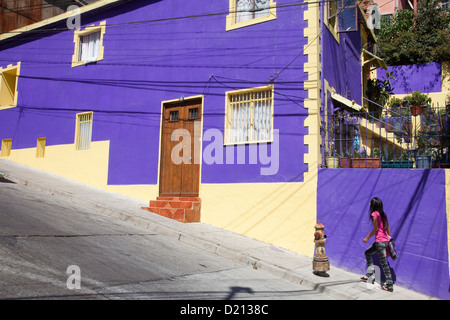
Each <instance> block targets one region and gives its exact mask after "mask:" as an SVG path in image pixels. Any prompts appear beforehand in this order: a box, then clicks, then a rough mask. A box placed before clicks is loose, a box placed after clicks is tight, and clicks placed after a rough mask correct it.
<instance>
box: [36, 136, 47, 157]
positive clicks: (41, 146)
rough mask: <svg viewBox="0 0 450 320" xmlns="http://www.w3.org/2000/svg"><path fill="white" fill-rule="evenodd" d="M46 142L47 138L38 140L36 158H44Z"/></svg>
mask: <svg viewBox="0 0 450 320" xmlns="http://www.w3.org/2000/svg"><path fill="white" fill-rule="evenodd" d="M46 141H47V138H38V139H37V144H36V158H44V156H45V144H46Z"/></svg>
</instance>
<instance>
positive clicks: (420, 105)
mask: <svg viewBox="0 0 450 320" xmlns="http://www.w3.org/2000/svg"><path fill="white" fill-rule="evenodd" d="M405 100H406V101H407V102H408V104H409V107H410V110H411V113H412V115H413V116H417V115H419V114H421V113H422V111H423V109H424V108H425V107H427V106H428V105H429V104H430V102H431V98H430V97H428V96H427V95H426V94H424V93H421V92H420V91H419V90H416V91H414V92H413V93H412V94H411V95H408V96H406V97H405Z"/></svg>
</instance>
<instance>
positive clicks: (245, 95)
mask: <svg viewBox="0 0 450 320" xmlns="http://www.w3.org/2000/svg"><path fill="white" fill-rule="evenodd" d="M226 119H227V121H226V142H227V143H246V142H267V141H271V140H272V119H273V88H272V87H263V88H255V89H249V90H243V91H242V90H241V91H233V92H228V93H227V110H226Z"/></svg>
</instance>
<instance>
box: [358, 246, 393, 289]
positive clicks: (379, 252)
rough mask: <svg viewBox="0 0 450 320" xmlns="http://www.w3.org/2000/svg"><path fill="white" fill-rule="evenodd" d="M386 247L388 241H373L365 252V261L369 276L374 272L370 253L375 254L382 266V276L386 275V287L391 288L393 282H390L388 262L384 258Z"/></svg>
mask: <svg viewBox="0 0 450 320" xmlns="http://www.w3.org/2000/svg"><path fill="white" fill-rule="evenodd" d="M387 247H388V242H387V241H386V242H375V243H374V244H372V245H371V246H370V247H369V248H368V249H367V250H366V251H365V252H364V255H365V256H366V261H367V274H366V275H367V276H368V277H371V276H372V275H373V274H374V273H375V268H374V267H373V259H372V255H373V254H375V253H376V254H377V255H378V260H379V261H380V264H381V267H382V268H383V272H384V276H385V277H386V287H388V288H392V287H393V286H394V283H393V282H392V275H391V269H390V268H389V263H388V261H387V258H386V249H387Z"/></svg>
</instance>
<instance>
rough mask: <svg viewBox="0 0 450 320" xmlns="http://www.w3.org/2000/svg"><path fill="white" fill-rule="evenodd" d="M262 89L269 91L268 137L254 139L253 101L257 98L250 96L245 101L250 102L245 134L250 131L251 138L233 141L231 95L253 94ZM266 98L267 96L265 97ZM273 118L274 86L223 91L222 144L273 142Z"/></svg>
mask: <svg viewBox="0 0 450 320" xmlns="http://www.w3.org/2000/svg"><path fill="white" fill-rule="evenodd" d="M262 91H269V92H270V106H269V111H268V120H269V128H268V134H269V137H268V139H259V140H258V139H256V138H255V137H253V134H254V132H255V121H254V120H255V119H254V109H255V101H256V100H258V99H257V98H253V97H252V98H251V99H249V100H248V102H247V103H250V106H249V108H250V111H249V114H250V119H249V121H250V122H249V123H247V134H248V133H250V136H251V138H250V139H249V140H248V141H235V140H233V139H232V137H233V136H234V133H233V128H232V121H233V117H232V114H233V109H232V104H233V102H232V101H231V97H232V96H236V95H242V94H254V93H257V92H262ZM265 99H267V98H265ZM244 101H246V100H241V101H239V102H241V103H242V102H244ZM273 120H274V86H273V85H268V86H262V87H254V88H248V89H241V90H233V91H227V92H226V93H225V126H224V128H225V136H224V145H242V144H257V143H270V142H273Z"/></svg>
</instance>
